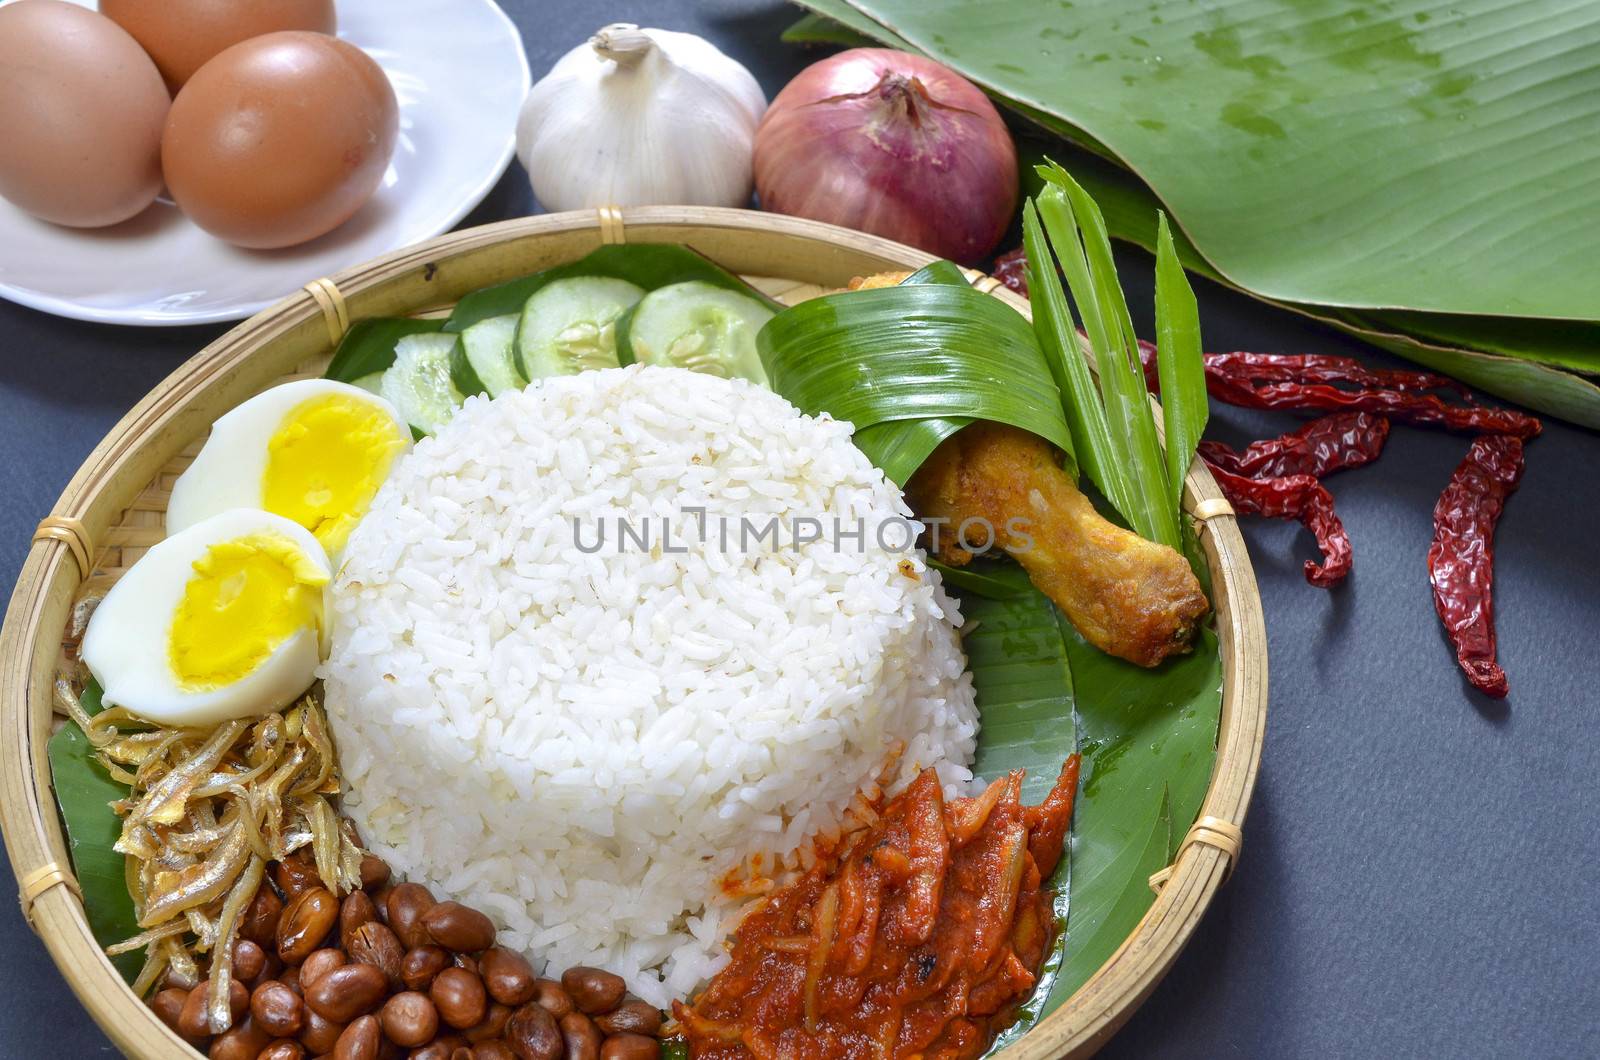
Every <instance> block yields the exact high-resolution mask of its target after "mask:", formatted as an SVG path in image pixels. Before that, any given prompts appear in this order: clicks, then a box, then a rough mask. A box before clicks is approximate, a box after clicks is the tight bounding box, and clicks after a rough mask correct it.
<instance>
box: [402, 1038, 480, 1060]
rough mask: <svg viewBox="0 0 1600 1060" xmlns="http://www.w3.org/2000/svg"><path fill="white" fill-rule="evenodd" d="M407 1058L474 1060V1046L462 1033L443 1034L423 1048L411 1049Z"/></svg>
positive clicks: (411, 1059)
mask: <svg viewBox="0 0 1600 1060" xmlns="http://www.w3.org/2000/svg"><path fill="white" fill-rule="evenodd" d="M406 1060H472V1047H471V1046H469V1045H467V1043H466V1042H465V1041H464V1040H462V1038H461V1036H460V1035H456V1034H441V1035H439V1037H437V1038H435V1039H434V1040H433V1041H431V1042H429V1043H428V1044H427V1045H424V1046H423V1047H422V1048H421V1049H413V1050H411V1055H410V1056H409V1057H407V1058H406Z"/></svg>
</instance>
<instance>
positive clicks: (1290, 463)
mask: <svg viewBox="0 0 1600 1060" xmlns="http://www.w3.org/2000/svg"><path fill="white" fill-rule="evenodd" d="M1388 438H1389V421H1388V420H1386V419H1384V418H1383V417H1382V416H1373V415H1371V414H1370V413H1366V412H1335V413H1333V414H1332V415H1329V416H1323V417H1321V418H1319V419H1315V420H1312V421H1311V422H1310V423H1308V424H1306V425H1305V426H1304V427H1301V428H1300V429H1299V430H1295V431H1290V432H1289V433H1288V434H1283V435H1279V436H1278V437H1276V438H1266V439H1263V440H1261V441H1259V442H1251V443H1250V445H1249V447H1248V448H1246V449H1245V451H1244V452H1242V453H1241V452H1239V451H1238V450H1236V449H1234V448H1232V447H1231V446H1228V445H1224V444H1223V443H1222V442H1201V443H1200V455H1201V456H1203V457H1204V458H1205V460H1206V463H1208V464H1210V465H1211V466H1212V467H1220V468H1222V469H1223V470H1224V471H1231V472H1233V473H1234V474H1235V475H1245V476H1247V477H1249V478H1278V477H1280V476H1283V475H1314V476H1316V477H1317V478H1322V477H1323V476H1324V475H1330V474H1332V473H1333V472H1335V471H1343V470H1345V469H1347V468H1352V467H1360V466H1362V465H1363V464H1370V463H1372V461H1374V460H1376V459H1378V454H1379V453H1381V452H1383V444H1384V442H1385V441H1387V440H1388Z"/></svg>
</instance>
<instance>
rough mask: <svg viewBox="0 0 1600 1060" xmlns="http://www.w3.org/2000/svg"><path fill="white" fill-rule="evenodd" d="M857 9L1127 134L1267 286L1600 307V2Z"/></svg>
mask: <svg viewBox="0 0 1600 1060" xmlns="http://www.w3.org/2000/svg"><path fill="white" fill-rule="evenodd" d="M849 3H850V6H851V7H852V8H854V9H855V10H856V11H857V12H859V13H860V15H862V16H864V18H863V19H862V20H859V21H858V22H854V23H851V24H850V25H851V28H852V29H858V30H861V29H863V28H865V31H866V32H868V34H869V35H872V36H876V37H879V38H880V39H886V38H887V39H898V40H901V41H904V42H906V43H909V44H910V45H911V46H913V47H915V48H916V49H918V50H921V51H924V52H926V53H928V54H930V55H933V56H934V57H936V58H939V59H941V60H943V61H945V62H947V63H949V64H950V65H951V66H953V67H955V68H956V69H957V70H960V71H961V72H963V73H964V74H966V75H967V76H968V77H970V78H972V79H973V80H974V81H976V82H977V83H978V84H980V85H982V86H983V87H984V88H986V89H989V90H990V91H991V92H993V93H995V94H996V95H999V96H1002V97H1004V98H1006V99H1009V100H1013V101H1015V102H1016V103H1017V104H1019V105H1021V106H1022V107H1024V108H1031V109H1033V110H1036V111H1039V112H1041V113H1043V114H1045V115H1048V116H1050V117H1053V118H1055V119H1058V120H1059V122H1060V123H1061V125H1062V126H1064V127H1066V128H1071V129H1076V130H1081V131H1082V132H1083V133H1084V134H1086V135H1087V136H1088V137H1089V138H1091V139H1092V140H1093V141H1095V142H1097V143H1098V144H1101V145H1104V146H1105V147H1107V148H1109V149H1110V150H1111V151H1112V152H1113V153H1114V155H1115V156H1116V157H1117V158H1119V159H1120V160H1121V161H1123V162H1124V163H1125V164H1126V165H1127V166H1128V167H1129V168H1130V169H1132V170H1133V171H1134V172H1135V173H1137V174H1138V175H1139V176H1140V177H1141V179H1143V180H1144V181H1145V182H1146V183H1148V184H1149V185H1150V186H1151V187H1152V188H1153V189H1155V191H1156V192H1157V193H1158V194H1159V195H1160V197H1161V199H1162V200H1163V201H1164V202H1165V203H1166V204H1167V205H1168V207H1169V208H1170V210H1171V212H1172V214H1173V216H1174V219H1175V220H1176V221H1177V222H1178V223H1179V224H1180V225H1181V226H1182V227H1183V228H1184V230H1185V231H1186V232H1187V233H1188V235H1189V236H1190V238H1191V239H1192V240H1193V242H1194V243H1195V245H1196V246H1198V247H1199V248H1200V249H1201V250H1202V251H1203V252H1204V254H1205V255H1206V257H1207V258H1208V259H1209V260H1210V261H1211V262H1212V263H1213V264H1214V265H1215V266H1216V267H1217V269H1218V270H1219V271H1220V272H1221V273H1222V274H1223V275H1225V276H1227V277H1229V278H1230V279H1231V280H1232V281H1233V282H1234V283H1236V284H1238V285H1239V286H1241V287H1244V288H1247V289H1249V290H1251V291H1253V292H1255V293H1257V294H1260V295H1263V296H1265V297H1268V298H1272V299H1276V300H1280V301H1287V302H1297V303H1311V304H1317V305H1330V306H1342V307H1346V308H1358V309H1395V308H1400V309H1413V310H1423V311H1429V312H1436V313H1458V314H1469V315H1475V314H1494V315H1503V316H1527V317H1548V318H1558V319H1571V320H1594V319H1596V318H1597V317H1600V306H1597V300H1596V297H1595V292H1594V285H1593V270H1592V261H1593V232H1594V231H1595V228H1596V225H1597V223H1600V182H1596V181H1595V180H1594V179H1593V173H1594V172H1595V171H1596V169H1597V166H1600V8H1597V7H1595V6H1594V5H1585V4H1574V3H1570V2H1565V0H1470V2H1463V3H1460V4H1457V5H1454V6H1452V7H1449V8H1441V7H1440V6H1439V5H1438V4H1436V3H1434V2H1432V0H1382V2H1381V3H1375V2H1371V0H1328V2H1326V3H1319V4H1307V3H1304V2H1282V0H1212V2H1210V3H1208V4H1205V5H1203V6H1202V5H1198V4H1193V3H1186V2H1176V0H1163V2H1158V3H1154V4H1150V5H1141V6H1140V7H1138V8H1136V9H1135V8H1130V7H1129V6H1128V5H1127V4H1126V3H1124V2H1122V0H1076V2H1074V3H1062V4H1041V3H1037V2H1035V0H849ZM805 4H806V6H808V7H812V8H813V9H817V10H821V11H822V13H824V14H829V13H830V12H829V11H828V10H826V8H830V7H832V6H834V5H833V4H832V3H829V4H814V3H812V2H811V0H805ZM873 27H876V30H877V31H876V32H873ZM976 27H981V28H982V32H976Z"/></svg>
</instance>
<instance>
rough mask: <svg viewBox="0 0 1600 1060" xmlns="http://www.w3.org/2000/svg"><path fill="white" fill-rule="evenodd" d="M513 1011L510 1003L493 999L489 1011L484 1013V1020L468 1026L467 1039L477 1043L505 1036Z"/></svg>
mask: <svg viewBox="0 0 1600 1060" xmlns="http://www.w3.org/2000/svg"><path fill="white" fill-rule="evenodd" d="M511 1013H512V1008H511V1006H510V1005H502V1004H500V1002H498V1001H491V1002H490V1003H489V1009H488V1011H487V1012H485V1013H484V1015H483V1022H481V1023H479V1024H478V1025H477V1026H475V1027H468V1028H467V1029H466V1031H465V1032H464V1033H465V1034H466V1036H467V1041H469V1042H471V1043H473V1044H474V1045H476V1044H477V1043H478V1042H486V1041H488V1040H489V1039H490V1038H499V1037H502V1036H504V1034H505V1033H506V1021H507V1020H509V1019H510V1018H511Z"/></svg>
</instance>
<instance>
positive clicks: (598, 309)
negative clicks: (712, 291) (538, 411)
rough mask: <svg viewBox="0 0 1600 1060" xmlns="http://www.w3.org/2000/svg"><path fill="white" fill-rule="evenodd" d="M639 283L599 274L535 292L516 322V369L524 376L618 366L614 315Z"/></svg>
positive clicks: (638, 292) (639, 292)
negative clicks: (635, 283) (520, 317)
mask: <svg viewBox="0 0 1600 1060" xmlns="http://www.w3.org/2000/svg"><path fill="white" fill-rule="evenodd" d="M643 297H644V288H642V287H638V286H635V285H634V284H631V283H629V282H628V281H627V280H613V279H610V278H609V277H604V276H574V277H572V278H571V279H567V280H557V281H555V282H554V283H550V284H546V285H545V286H544V287H541V288H539V290H538V291H535V292H534V294H533V297H531V298H529V299H528V301H527V304H526V305H524V306H523V307H522V319H521V320H520V321H519V322H518V323H517V356H516V362H517V370H518V371H520V372H521V373H522V377H523V378H524V379H527V380H530V381H531V380H534V379H544V378H547V377H549V376H552V375H573V374H575V373H577V372H582V371H584V370H586V369H589V368H615V367H617V365H618V363H620V362H618V360H617V342H616V322H617V318H618V317H619V316H621V315H622V314H623V313H624V312H626V311H627V310H628V308H629V307H630V306H632V305H633V304H634V303H635V302H637V301H638V300H639V299H640V298H643Z"/></svg>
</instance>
